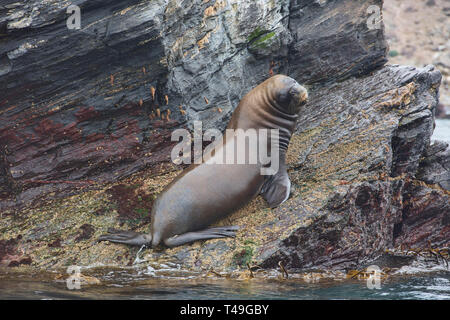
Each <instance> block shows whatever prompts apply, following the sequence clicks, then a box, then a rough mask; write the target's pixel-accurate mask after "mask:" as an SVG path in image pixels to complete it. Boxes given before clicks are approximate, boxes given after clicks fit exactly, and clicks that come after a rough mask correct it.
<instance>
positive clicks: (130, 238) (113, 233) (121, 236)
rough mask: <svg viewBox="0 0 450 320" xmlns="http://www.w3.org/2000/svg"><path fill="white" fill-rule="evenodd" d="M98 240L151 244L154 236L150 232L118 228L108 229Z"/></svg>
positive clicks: (132, 244) (129, 243)
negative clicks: (144, 232)
mask: <svg viewBox="0 0 450 320" xmlns="http://www.w3.org/2000/svg"><path fill="white" fill-rule="evenodd" d="M98 241H110V242H115V243H123V244H128V245H130V246H142V245H150V244H151V243H152V236H151V235H149V234H143V233H137V232H133V231H122V230H117V229H112V228H110V229H108V233H107V234H104V235H102V236H100V238H98Z"/></svg>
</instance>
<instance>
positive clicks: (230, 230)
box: [164, 226, 239, 247]
mask: <svg viewBox="0 0 450 320" xmlns="http://www.w3.org/2000/svg"><path fill="white" fill-rule="evenodd" d="M237 230H239V227H238V226H230V227H217V228H210V229H206V230H201V231H196V232H187V233H183V234H180V235H177V236H174V237H170V238H167V239H165V240H164V244H165V245H166V246H168V247H177V246H181V245H183V244H186V243H190V242H194V241H198V240H209V239H218V238H226V237H233V238H234V237H235V236H236V231H237Z"/></svg>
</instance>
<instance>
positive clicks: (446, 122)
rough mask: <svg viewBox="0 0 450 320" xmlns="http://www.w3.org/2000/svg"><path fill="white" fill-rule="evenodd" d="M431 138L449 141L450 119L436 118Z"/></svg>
mask: <svg viewBox="0 0 450 320" xmlns="http://www.w3.org/2000/svg"><path fill="white" fill-rule="evenodd" d="M435 122H436V128H434V132H433V136H432V137H431V139H432V140H441V141H446V142H449V143H450V119H436V120H435Z"/></svg>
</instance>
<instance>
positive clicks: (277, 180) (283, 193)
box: [260, 168, 291, 208]
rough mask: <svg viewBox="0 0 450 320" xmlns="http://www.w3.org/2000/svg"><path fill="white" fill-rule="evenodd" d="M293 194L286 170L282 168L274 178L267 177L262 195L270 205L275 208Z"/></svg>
mask: <svg viewBox="0 0 450 320" xmlns="http://www.w3.org/2000/svg"><path fill="white" fill-rule="evenodd" d="M290 192H291V180H289V176H288V174H287V171H286V169H285V168H280V169H279V170H278V172H277V173H276V174H274V175H273V176H266V180H265V181H264V184H263V186H262V188H261V192H260V194H261V195H262V196H263V198H264V199H265V200H266V201H267V203H268V204H269V207H271V208H275V207H277V206H279V205H280V204H282V203H283V202H285V201H286V200H287V199H288V198H289V194H290Z"/></svg>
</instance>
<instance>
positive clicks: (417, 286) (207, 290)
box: [0, 269, 450, 300]
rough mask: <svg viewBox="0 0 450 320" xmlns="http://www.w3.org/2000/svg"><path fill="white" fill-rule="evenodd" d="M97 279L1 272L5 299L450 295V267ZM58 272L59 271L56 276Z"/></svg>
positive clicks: (0, 293) (114, 274)
mask: <svg viewBox="0 0 450 320" xmlns="http://www.w3.org/2000/svg"><path fill="white" fill-rule="evenodd" d="M95 276H96V277H97V279H99V280H100V281H101V283H100V284H97V285H81V289H80V290H69V289H68V288H67V284H66V281H65V280H64V279H59V280H58V279H56V280H55V274H38V275H30V273H26V274H23V273H22V274H20V273H11V274H0V300H4V299H57V300H59V299H175V300H182V299H192V300H197V299H208V300H212V299H308V300H315V299H402V300H403V299H420V300H429V299H432V300H450V272H448V271H439V272H432V273H422V274H414V275H402V276H393V277H390V278H388V279H383V280H382V281H381V289H368V287H367V282H366V280H356V279H350V280H340V281H336V280H333V279H325V280H319V281H318V282H316V283H306V282H305V281H303V280H302V281H300V280H299V279H284V280H281V279H278V278H272V279H255V278H253V279H246V280H238V279H223V278H215V279H207V278H204V277H196V276H188V275H184V276H182V277H180V276H179V275H178V276H177V277H176V276H173V277H170V276H169V277H161V276H159V277H158V276H157V277H155V276H154V275H151V274H150V273H149V272H142V271H137V270H133V269H126V270H113V271H111V270H102V271H101V272H98V271H97V272H96V273H95ZM56 278H58V276H56Z"/></svg>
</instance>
